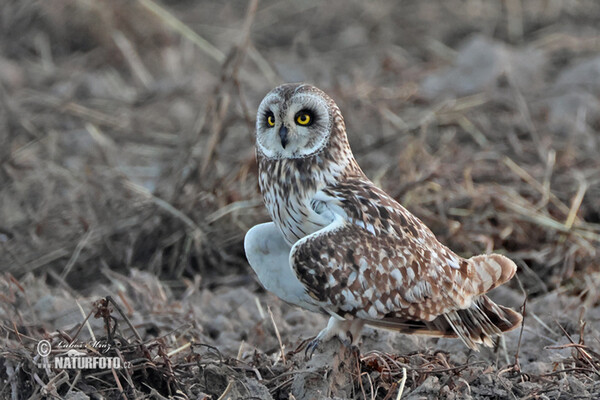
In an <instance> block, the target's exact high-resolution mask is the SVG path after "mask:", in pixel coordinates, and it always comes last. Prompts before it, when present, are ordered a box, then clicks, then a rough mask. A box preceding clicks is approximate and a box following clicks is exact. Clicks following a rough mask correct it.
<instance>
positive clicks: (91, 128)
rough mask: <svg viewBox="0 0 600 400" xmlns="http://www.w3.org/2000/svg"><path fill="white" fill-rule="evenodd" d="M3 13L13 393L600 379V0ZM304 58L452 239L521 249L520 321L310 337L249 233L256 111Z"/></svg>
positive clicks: (358, 392)
mask: <svg viewBox="0 0 600 400" xmlns="http://www.w3.org/2000/svg"><path fill="white" fill-rule="evenodd" d="M0 30H1V32H2V35H1V36H0V268H1V271H2V273H3V275H2V278H1V279H0V287H1V288H2V289H1V290H0V306H1V307H0V317H1V325H0V333H1V339H0V346H1V349H0V377H1V380H0V382H1V383H0V398H11V399H21V398H32V399H39V398H68V399H86V398H111V399H112V398H115V399H116V398H157V399H160V398H194V399H196V398H197V399H226V398H232V399H234V398H259V399H265V398H267V399H268V398H274V399H291V398H295V399H304V398H324V397H338V398H357V399H363V398H364V399H372V398H377V399H395V398H397V397H398V395H399V394H400V393H399V392H400V391H402V393H401V394H402V398H406V399H421V398H432V399H435V398H448V399H463V398H474V399H494V398H498V399H500V398H512V399H573V398H586V399H587V398H600V290H599V289H598V287H599V286H600V255H599V248H600V158H599V156H598V154H599V153H600V135H599V133H598V132H599V131H600V3H598V2H597V1H594V0H588V1H584V0H570V1H567V0H555V1H542V0H539V1H527V2H524V1H523V2H522V1H518V0H506V1H503V2H495V1H478V0H462V1H459V0H447V1H442V0H436V1H427V2H425V1H417V0H410V1H402V2H396V1H392V0H389V1H383V0H378V1H369V2H362V1H343V0H331V1H328V2H319V1H316V0H315V1H306V2H299V1H292V0H286V1H283V0H281V1H258V2H255V1H250V2H248V3H246V2H237V1H236V2H220V1H202V2H193V1H189V0H187V1H186V0H164V1H163V2H161V3H157V2H154V1H150V0H136V1H134V0H128V1H123V0H105V1H103V2H94V1H86V0H45V1H41V2H40V1H34V0H6V1H4V2H2V4H1V5H0ZM293 81H306V82H310V83H312V84H315V85H317V86H319V87H320V88H322V89H323V90H325V91H326V92H327V93H329V94H330V95H331V96H332V97H333V98H334V99H335V100H336V101H337V103H338V105H339V106H340V108H341V109H342V112H343V113H344V116H345V118H346V125H347V128H348V132H349V138H350V141H351V145H352V147H353V149H354V151H355V154H356V156H357V159H358V161H359V163H360V164H361V166H362V167H363V169H364V170H365V172H366V173H367V175H368V176H370V177H371V178H372V179H373V180H374V181H375V182H377V183H378V184H379V185H381V186H382V187H383V188H384V189H385V190H386V191H388V192H389V193H390V194H392V195H393V196H394V197H395V198H396V199H398V200H399V201H400V202H401V203H402V204H403V205H405V206H406V207H407V208H408V209H409V210H410V211H411V212H413V213H414V214H416V215H417V216H418V217H419V218H421V219H422V220H423V221H424V222H425V223H426V224H427V225H428V226H430V227H431V229H432V230H433V231H434V233H435V234H436V235H437V236H438V238H439V239H440V240H441V241H442V242H443V243H445V244H447V245H448V246H449V247H451V248H452V249H453V250H455V251H456V252H457V253H459V254H461V255H463V256H465V257H467V256H471V255H474V254H480V253H485V252H491V251H494V252H499V253H502V254H505V255H507V256H509V257H510V258H512V259H513V260H515V262H516V263H517V265H518V266H519V271H518V273H517V278H518V279H513V280H512V281H511V282H510V283H509V284H508V285H505V286H504V287H501V288H498V289H496V290H495V292H494V293H492V297H493V298H494V299H496V300H497V301H499V302H501V303H502V304H506V305H509V306H512V307H514V308H515V309H522V308H523V306H524V307H525V310H524V313H525V322H524V328H523V329H522V330H517V331H514V332H511V333H510V334H508V335H506V337H505V341H504V342H500V343H499V344H498V347H497V348H496V349H484V350H482V351H481V352H479V353H474V352H472V351H468V349H466V347H464V346H463V345H462V344H461V343H460V342H458V341H456V340H449V339H431V338H424V337H408V336H403V335H399V334H395V333H389V332H386V331H381V330H373V329H365V330H364V332H363V337H362V340H361V342H362V344H361V346H360V348H359V350H358V351H357V349H346V348H344V347H342V346H340V344H339V343H338V342H336V341H331V342H329V343H327V344H325V345H324V346H323V347H322V348H320V349H319V350H318V351H317V352H316V353H315V354H314V356H313V358H312V359H311V360H308V361H307V360H306V359H305V357H304V345H305V344H306V340H307V339H309V338H311V337H312V336H314V335H315V334H316V333H317V332H318V331H319V330H320V329H322V328H323V326H324V325H325V323H326V318H325V317H324V316H321V315H316V314H312V313H309V312H307V311H303V310H300V309H297V308H294V307H291V306H289V305H286V304H283V303H282V302H281V301H279V300H278V299H277V298H276V297H274V296H273V295H271V294H269V293H266V292H265V291H264V290H262V289H261V288H260V285H259V284H258V283H257V281H256V278H255V276H254V274H253V273H252V271H251V269H250V268H249V266H248V265H247V263H246V261H245V257H244V254H243V246H242V242H243V237H244V234H245V232H246V231H247V230H248V229H249V228H250V227H251V226H253V225H254V224H256V223H258V222H264V221H266V220H267V215H266V211H265V210H264V207H263V205H262V201H261V199H260V195H259V193H258V188H257V182H256V164H255V161H254V149H253V130H254V128H253V125H254V113H255V110H256V108H257V106H258V104H259V102H260V100H261V98H262V96H264V94H265V93H266V92H268V91H269V90H270V89H271V88H272V87H274V86H276V85H277V84H279V83H282V82H293ZM525 299H527V300H525ZM88 316H89V318H88V319H87V320H86V317H88ZM84 321H86V322H85V323H84ZM42 339H45V340H48V341H49V342H50V344H51V346H52V349H53V350H52V353H51V355H50V356H49V358H48V359H49V360H50V361H52V360H53V359H54V358H56V357H58V356H60V355H61V354H64V353H65V352H66V351H67V349H68V346H67V345H68V344H70V345H71V346H74V345H76V344H84V343H89V342H90V341H93V340H94V339H95V340H99V341H102V342H106V343H108V344H109V345H110V346H109V347H110V349H109V350H108V353H107V354H108V355H110V356H111V357H116V358H118V359H119V360H121V361H123V362H125V361H127V362H129V363H130V364H128V367H127V368H122V369H114V370H107V369H99V368H96V369H91V370H73V369H71V370H68V369H66V370H59V369H56V368H53V367H48V366H46V365H44V364H43V359H42V358H41V357H40V355H39V354H38V352H37V346H38V343H39V342H40V340H42ZM79 351H80V352H82V353H85V354H87V355H94V354H95V352H97V351H98V349H97V348H94V346H88V347H86V348H81V349H79ZM403 376H405V377H406V378H405V379H403Z"/></svg>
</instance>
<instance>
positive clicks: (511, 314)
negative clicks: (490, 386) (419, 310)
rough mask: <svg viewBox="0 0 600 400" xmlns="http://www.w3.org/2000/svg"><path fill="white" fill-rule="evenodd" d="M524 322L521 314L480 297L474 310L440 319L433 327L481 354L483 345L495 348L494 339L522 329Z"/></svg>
mask: <svg viewBox="0 0 600 400" xmlns="http://www.w3.org/2000/svg"><path fill="white" fill-rule="evenodd" d="M522 320H523V317H522V316H521V314H519V313H518V312H516V311H514V310H511V309H510V308H507V307H504V306H500V305H498V304H496V303H494V302H493V301H492V300H490V298H489V297H487V296H486V295H481V296H479V297H478V298H476V299H474V300H473V303H472V304H471V307H469V308H466V309H464V310H456V311H451V312H449V313H447V314H444V315H440V316H439V317H437V318H436V319H435V320H434V321H432V323H433V325H435V326H436V328H438V329H439V330H441V331H443V332H448V331H451V332H454V333H455V334H456V336H458V337H459V338H460V339H461V340H462V341H463V342H464V343H465V344H466V345H467V346H468V347H469V348H471V349H473V350H478V347H479V345H480V344H483V345H484V346H487V347H492V346H493V345H494V342H493V338H494V337H495V336H499V335H501V334H502V333H504V332H508V331H512V330H513V329H515V328H517V327H519V326H520V325H521V321H522Z"/></svg>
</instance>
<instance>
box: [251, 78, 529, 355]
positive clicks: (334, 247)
mask: <svg viewBox="0 0 600 400" xmlns="http://www.w3.org/2000/svg"><path fill="white" fill-rule="evenodd" d="M256 154H257V159H258V166H259V184H260V189H261V192H262V195H263V197H264V202H265V205H266V207H267V209H268V211H269V214H270V215H271V217H272V219H273V222H269V223H265V224H260V225H257V226H255V227H253V228H252V229H250V231H248V233H247V234H246V238H245V242H244V247H245V250H246V256H247V258H248V261H249V262H250V265H251V266H252V268H253V269H254V271H255V272H256V274H257V275H258V279H259V280H260V282H261V283H262V285H263V286H264V287H265V288H266V289H267V290H269V291H271V292H273V293H275V294H276V295H277V296H279V297H280V298H281V299H283V300H284V301H286V302H288V303H291V304H295V305H298V306H300V307H304V308H306V309H308V310H311V311H315V312H323V313H326V314H328V315H330V316H331V319H330V320H329V324H328V325H327V327H326V328H325V329H324V330H323V331H321V333H319V335H318V336H317V339H316V343H318V342H319V341H321V340H326V339H329V338H330V337H332V336H334V335H337V336H339V337H340V338H341V339H342V340H344V341H346V342H351V341H354V342H355V341H356V340H357V339H358V338H359V333H360V330H361V329H362V327H363V325H364V324H367V325H370V326H374V327H382V328H387V329H392V330H397V331H400V332H403V333H417V334H425V335H433V336H440V337H459V338H460V339H462V341H463V342H464V343H465V344H466V345H467V346H468V347H470V348H472V349H477V347H478V344H484V345H487V346H491V345H492V338H493V337H494V336H497V335H500V334H501V333H502V332H506V331H509V330H511V329H514V328H515V327H517V326H519V324H520V322H521V319H522V317H521V315H520V314H519V313H517V312H515V311H513V310H511V309H508V308H506V307H503V306H500V305H497V304H495V303H494V302H492V301H491V300H490V299H489V298H488V297H487V296H486V295H485V293H486V292H487V291H489V290H491V289H493V288H495V287H496V286H498V285H501V284H503V283H504V282H506V281H508V280H509V279H511V278H512V277H513V275H514V274H515V271H516V268H517V267H516V265H515V263H513V262H512V261H511V260H509V259H508V258H506V257H504V256H502V255H499V254H488V255H479V256H476V257H472V258H469V259H464V258H462V257H460V256H458V255H456V254H455V253H454V252H453V251H452V250H450V249H448V248H447V247H446V246H444V245H443V244H441V243H440V242H438V240H437V239H436V238H435V236H434V235H433V233H432V232H431V231H430V230H429V228H427V226H425V225H424V224H423V222H421V221H420V220H419V219H418V218H416V217H415V216H414V215H412V214H411V213H410V212H409V211H408V210H406V209H405V208H404V207H402V206H401V205H400V204H398V202H396V201H395V200H394V199H393V198H392V197H390V196H389V195H388V194H386V193H385V192H384V191H383V190H381V189H379V188H378V187H376V186H375V185H374V184H373V183H372V182H371V181H370V180H369V179H368V178H367V177H366V176H365V174H364V173H363V172H362V170H361V169H360V167H359V166H358V164H357V162H356V160H355V159H354V156H353V155H352V151H351V150H350V146H349V144H348V139H347V137H346V128H345V125H344V119H343V118H342V114H341V112H340V110H339V108H338V107H337V105H336V104H335V102H334V101H333V100H332V99H331V98H330V97H329V96H327V95H326V94H325V93H323V92H322V91H321V90H319V89H317V88H316V87H314V86H310V85H306V84H286V85H282V86H279V87H277V88H275V89H273V90H272V91H271V92H270V93H269V94H267V96H266V97H265V98H264V99H263V101H262V102H261V104H260V107H259V109H258V115H257V119H256Z"/></svg>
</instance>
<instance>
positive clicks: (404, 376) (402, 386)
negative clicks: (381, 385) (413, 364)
mask: <svg viewBox="0 0 600 400" xmlns="http://www.w3.org/2000/svg"><path fill="white" fill-rule="evenodd" d="M405 384H406V368H402V380H401V381H400V388H399V389H398V396H396V400H400V398H401V397H402V392H404V385H405Z"/></svg>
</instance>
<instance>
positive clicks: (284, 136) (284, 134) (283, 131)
mask: <svg viewBox="0 0 600 400" xmlns="http://www.w3.org/2000/svg"><path fill="white" fill-rule="evenodd" d="M279 137H280V138H281V146H282V147H283V148H284V149H285V145H286V144H288V128H287V127H286V126H285V125H281V128H279Z"/></svg>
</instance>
